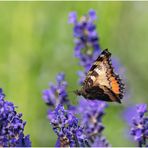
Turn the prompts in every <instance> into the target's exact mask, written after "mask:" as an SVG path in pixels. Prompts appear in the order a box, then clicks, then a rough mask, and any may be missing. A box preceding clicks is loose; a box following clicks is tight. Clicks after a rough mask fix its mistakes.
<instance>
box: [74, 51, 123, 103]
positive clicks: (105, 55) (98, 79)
mask: <svg viewBox="0 0 148 148" xmlns="http://www.w3.org/2000/svg"><path fill="white" fill-rule="evenodd" d="M110 57H111V53H110V52H108V50H107V49H105V50H104V51H103V52H102V53H101V54H100V55H99V57H98V58H97V59H96V61H95V62H94V63H93V65H92V67H91V68H90V70H89V72H88V74H87V75H86V79H85V80H84V83H83V86H82V88H81V89H80V90H78V91H76V94H77V95H82V96H83V97H84V98H86V99H90V100H96V99H97V100H103V101H109V102H114V101H116V102H118V103H121V100H120V99H122V97H123V89H124V85H123V83H122V82H121V79H120V78H119V76H118V75H117V74H115V73H114V71H113V67H112V64H111V60H110Z"/></svg>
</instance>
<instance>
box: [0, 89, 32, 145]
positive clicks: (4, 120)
mask: <svg viewBox="0 0 148 148" xmlns="http://www.w3.org/2000/svg"><path fill="white" fill-rule="evenodd" d="M4 98H5V94H4V93H3V91H2V89H0V147H31V141H30V138H29V135H27V136H24V133H23V132H24V127H25V124H26V122H24V121H23V120H22V119H21V117H22V114H20V113H19V114H17V113H16V111H15V106H14V105H13V103H11V102H8V101H5V100H4Z"/></svg>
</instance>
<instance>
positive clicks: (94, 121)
mask: <svg viewBox="0 0 148 148" xmlns="http://www.w3.org/2000/svg"><path fill="white" fill-rule="evenodd" d="M106 107H107V104H106V103H105V102H103V101H88V100H85V99H80V101H79V106H78V112H79V114H80V116H81V126H82V127H83V129H84V134H85V135H86V136H87V139H88V140H89V144H90V145H91V146H93V145H95V146H97V145H98V146H99V145H102V146H104V147H106V146H107V145H108V146H109V143H108V142H107V140H106V139H105V138H103V137H102V131H103V130H104V126H103V124H102V117H103V115H104V109H105V108H106ZM102 138H103V140H102ZM96 139H98V140H96ZM99 141H100V142H101V143H99ZM103 144H104V145H103Z"/></svg>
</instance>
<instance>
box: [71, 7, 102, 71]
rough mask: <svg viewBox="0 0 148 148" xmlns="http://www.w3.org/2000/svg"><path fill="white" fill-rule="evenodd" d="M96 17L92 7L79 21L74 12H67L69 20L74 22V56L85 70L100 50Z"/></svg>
mask: <svg viewBox="0 0 148 148" xmlns="http://www.w3.org/2000/svg"><path fill="white" fill-rule="evenodd" d="M96 18H97V17H96V12H95V11H94V10H93V9H91V10H90V11H89V12H88V14H87V15H84V16H82V17H81V19H80V21H78V20H77V15H76V12H71V13H69V22H70V23H73V24H74V28H73V34H74V37H75V41H74V42H75V56H76V57H77V58H79V59H80V63H79V64H80V65H81V66H83V67H84V68H85V70H86V71H88V69H89V68H90V66H91V64H92V62H93V61H94V60H95V59H96V58H97V56H98V54H99V52H100V46H99V44H98V41H99V38H98V35H97V32H96V26H95V24H94V21H95V20H96Z"/></svg>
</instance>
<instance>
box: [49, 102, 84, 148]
mask: <svg viewBox="0 0 148 148" xmlns="http://www.w3.org/2000/svg"><path fill="white" fill-rule="evenodd" d="M48 118H49V120H50V123H51V125H52V128H53V130H54V132H55V133H56V134H57V135H58V137H59V138H58V140H59V141H58V142H57V144H59V143H60V145H66V146H67V145H68V146H70V147H74V146H75V147H76V146H77V147H78V146H84V145H85V144H86V139H85V136H84V135H83V132H82V129H81V128H80V127H79V125H78V119H77V118H76V117H75V116H74V115H73V114H71V113H70V112H69V111H68V110H65V109H64V107H63V106H62V105H58V106H57V107H56V109H55V110H54V111H53V112H51V111H50V112H49V114H48Z"/></svg>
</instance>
